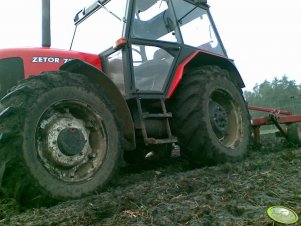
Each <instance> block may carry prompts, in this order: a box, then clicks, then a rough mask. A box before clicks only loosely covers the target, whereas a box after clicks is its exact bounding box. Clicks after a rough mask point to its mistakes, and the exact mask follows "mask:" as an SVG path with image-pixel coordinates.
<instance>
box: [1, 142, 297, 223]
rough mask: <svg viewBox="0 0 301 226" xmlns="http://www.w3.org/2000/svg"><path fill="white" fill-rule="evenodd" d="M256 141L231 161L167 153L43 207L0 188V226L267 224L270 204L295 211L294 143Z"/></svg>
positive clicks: (125, 168)
mask: <svg viewBox="0 0 301 226" xmlns="http://www.w3.org/2000/svg"><path fill="white" fill-rule="evenodd" d="M263 142H265V144H264V145H262V146H254V147H253V148H252V151H251V152H250V153H249V155H248V156H247V158H246V159H245V160H243V161H241V162H237V163H225V164H222V165H218V166H207V167H203V168H199V169H192V168H190V167H189V166H188V164H187V163H186V162H185V161H184V160H182V159H181V158H174V159H171V160H170V161H167V162H165V163H164V164H162V163H160V164H159V163H156V162H149V163H143V164H142V166H141V165H140V166H139V165H131V166H126V167H123V168H122V169H121V170H120V173H119V175H118V176H117V177H116V178H115V179H114V181H113V182H112V183H111V184H110V186H109V187H108V188H107V189H106V190H105V191H103V192H102V193H99V194H97V195H94V196H90V197H87V198H84V199H80V200H73V201H68V202H63V203H59V204H58V205H56V206H53V207H49V208H37V209H27V210H22V209H21V208H20V207H19V206H18V205H17V204H16V202H15V201H14V200H12V199H9V198H8V197H6V196H5V194H3V193H0V225H22V226H23V225H91V226H92V225H104V226H105V225H122V226H124V225H131V226H132V225H137V226H138V225H139V226H140V225H141V226H143V225H168V226H172V225H177V226H178V225H183V226H184V225H191V226H192V225H195V226H199V225H208V226H212V225H226V226H228V225H252V226H253V225H260V226H261V225H273V221H272V220H271V219H269V217H268V216H267V215H266V210H267V209H268V208H269V207H271V206H274V205H282V206H286V207H289V208H291V209H293V210H295V212H296V213H297V214H298V215H299V216H300V215H301V149H298V148H296V147H292V146H289V145H288V144H286V143H284V142H283V141H282V140H280V141H279V139H278V138H277V139H276V138H272V139H270V138H269V139H267V140H264V141H263ZM300 224H301V222H300V221H299V225H300ZM274 225H277V224H276V223H275V224H274ZM295 225H298V223H296V224H295Z"/></svg>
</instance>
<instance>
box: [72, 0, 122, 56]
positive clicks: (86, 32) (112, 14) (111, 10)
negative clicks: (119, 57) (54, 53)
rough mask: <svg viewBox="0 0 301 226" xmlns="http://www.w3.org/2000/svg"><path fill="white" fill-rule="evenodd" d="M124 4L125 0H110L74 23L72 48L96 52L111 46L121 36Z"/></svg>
mask: <svg viewBox="0 0 301 226" xmlns="http://www.w3.org/2000/svg"><path fill="white" fill-rule="evenodd" d="M126 6H127V1H126V0H123V1H120V0H111V1H109V2H108V3H107V4H106V5H105V6H104V7H103V6H102V7H101V8H100V9H99V10H98V11H96V12H95V13H93V14H92V15H91V16H89V17H88V18H87V19H85V20H84V21H83V22H81V23H79V24H78V25H76V31H75V36H74V40H73V44H72V50H76V51H81V52H87V53H95V54H98V53H100V52H102V51H104V50H106V49H108V48H110V47H112V46H113V44H114V43H115V41H117V40H118V39H119V38H121V37H122V36H123V28H124V23H125V19H124V18H125V12H126ZM88 8H89V7H88Z"/></svg>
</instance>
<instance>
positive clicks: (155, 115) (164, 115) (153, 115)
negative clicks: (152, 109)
mask: <svg viewBox="0 0 301 226" xmlns="http://www.w3.org/2000/svg"><path fill="white" fill-rule="evenodd" d="M142 116H143V118H172V113H148V112H144V113H143V115H142Z"/></svg>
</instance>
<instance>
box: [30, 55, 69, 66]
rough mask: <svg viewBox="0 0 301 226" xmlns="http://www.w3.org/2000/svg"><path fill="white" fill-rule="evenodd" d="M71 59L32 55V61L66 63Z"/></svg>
mask: <svg viewBox="0 0 301 226" xmlns="http://www.w3.org/2000/svg"><path fill="white" fill-rule="evenodd" d="M70 60H73V59H70V58H59V57H42V56H34V57H32V61H31V62H32V63H53V64H60V63H67V62H68V61H70Z"/></svg>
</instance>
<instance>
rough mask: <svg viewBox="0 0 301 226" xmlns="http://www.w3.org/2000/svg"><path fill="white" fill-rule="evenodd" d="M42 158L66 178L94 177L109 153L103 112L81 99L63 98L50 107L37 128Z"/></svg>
mask: <svg viewBox="0 0 301 226" xmlns="http://www.w3.org/2000/svg"><path fill="white" fill-rule="evenodd" d="M35 139H36V148H37V155H38V158H39V161H40V162H41V163H42V165H43V166H44V168H46V170H47V171H48V172H49V173H50V174H51V175H52V176H54V177H55V178H57V179H59V180H61V181H65V182H72V183H78V182H84V181H88V180H90V179H91V178H92V177H93V175H94V174H95V173H96V172H97V171H98V170H99V169H100V167H101V166H102V164H103V162H104V160H105V157H106V153H107V139H108V138H107V133H106V128H105V125H104V123H103V121H102V119H101V117H100V116H99V114H98V113H97V112H96V111H95V110H94V109H92V108H91V107H89V106H87V105H86V104H84V103H81V102H79V101H61V102H59V103H56V104H54V105H52V106H51V107H50V108H48V109H47V110H46V111H45V112H44V113H43V115H42V117H41V118H40V120H39V123H38V125H37V129H36V135H35Z"/></svg>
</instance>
